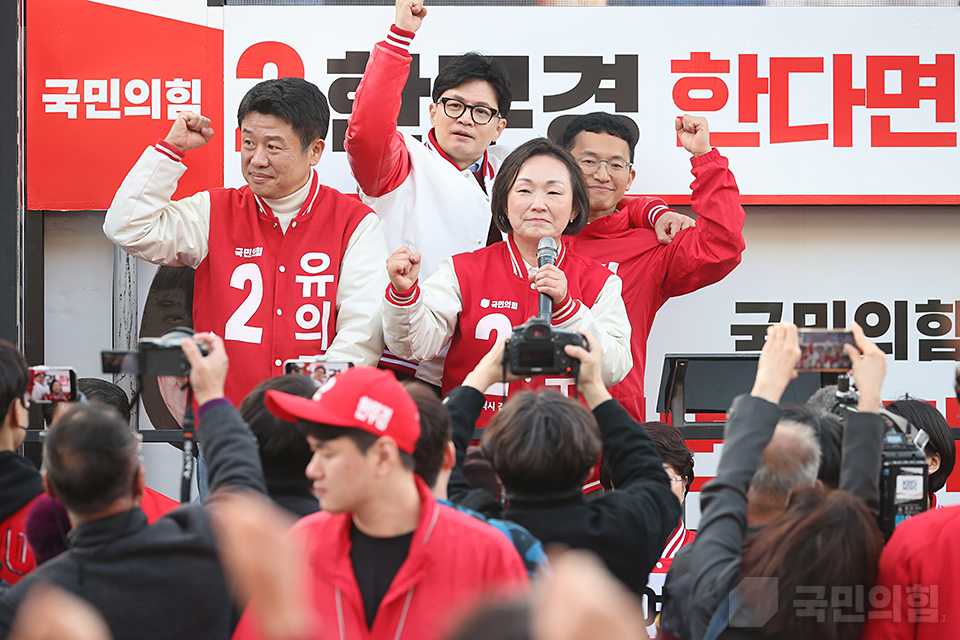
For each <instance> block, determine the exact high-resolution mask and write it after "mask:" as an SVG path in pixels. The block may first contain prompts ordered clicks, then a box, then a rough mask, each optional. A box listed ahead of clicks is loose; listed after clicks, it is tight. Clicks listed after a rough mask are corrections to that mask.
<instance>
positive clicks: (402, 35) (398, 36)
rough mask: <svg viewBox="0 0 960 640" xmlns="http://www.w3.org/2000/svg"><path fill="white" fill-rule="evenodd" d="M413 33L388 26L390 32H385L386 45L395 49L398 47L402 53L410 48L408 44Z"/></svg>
mask: <svg viewBox="0 0 960 640" xmlns="http://www.w3.org/2000/svg"><path fill="white" fill-rule="evenodd" d="M413 36H414V33H413V32H412V31H407V30H405V29H401V28H400V27H398V26H397V25H395V24H393V25H390V31H389V32H387V38H386V40H387V43H389V44H392V45H393V46H395V47H400V48H401V49H403V50H404V51H406V50H408V49H409V48H410V43H411V42H413Z"/></svg>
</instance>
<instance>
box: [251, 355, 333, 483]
mask: <svg viewBox="0 0 960 640" xmlns="http://www.w3.org/2000/svg"><path fill="white" fill-rule="evenodd" d="M271 389H276V390H277V391H282V392H284V393H289V394H291V395H294V396H299V397H301V398H311V397H313V394H314V393H316V391H317V385H316V384H314V382H313V380H311V378H310V377H309V376H305V375H303V374H296V373H291V374H288V375H285V376H276V377H274V378H268V379H267V380H264V381H263V382H261V383H260V384H258V385H257V386H256V387H254V388H253V390H252V391H251V392H250V393H248V394H247V396H246V397H245V398H244V399H243V402H241V403H240V415H241V416H243V420H244V422H246V423H247V425H249V427H250V430H251V431H253V435H254V436H255V437H256V438H257V442H258V443H259V444H260V461H261V462H262V463H263V475H264V477H265V478H266V480H267V489H268V491H269V492H270V493H271V494H274V493H281V494H284V493H309V491H310V480H308V479H307V476H306V475H305V473H304V470H305V469H306V468H307V464H309V462H310V457H311V456H312V455H313V454H312V453H311V452H310V447H309V445H307V441H306V439H305V438H304V436H303V433H301V432H300V430H299V429H298V428H297V425H296V424H295V423H293V422H287V421H285V420H281V419H280V418H278V417H276V416H275V415H273V414H272V413H270V412H269V411H268V410H267V407H266V405H265V404H264V397H265V396H266V394H267V391H269V390H271Z"/></svg>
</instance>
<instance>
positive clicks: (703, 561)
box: [688, 323, 800, 638]
mask: <svg viewBox="0 0 960 640" xmlns="http://www.w3.org/2000/svg"><path fill="white" fill-rule="evenodd" d="M799 359H800V346H799V343H798V340H797V327H796V325H793V324H790V323H783V324H778V325H773V326H771V327H768V328H767V341H766V343H765V344H764V346H763V351H762V352H761V353H760V360H759V362H758V363H757V377H756V380H755V382H754V386H753V390H752V391H751V392H750V395H749V396H748V395H741V396H738V397H737V398H736V399H735V400H734V401H733V405H732V406H731V407H730V411H729V412H728V414H727V422H726V426H725V427H724V433H723V454H722V455H721V456H720V464H719V466H718V469H717V476H716V477H715V478H714V479H713V480H711V481H710V483H709V484H707V486H706V487H704V489H703V491H702V492H701V493H700V505H701V513H702V515H701V519H700V529H699V531H698V532H697V540H696V542H695V543H694V545H693V547H692V551H691V553H692V557H691V561H690V565H691V566H692V567H695V576H694V579H693V586H692V589H691V593H690V597H689V599H688V602H689V603H690V612H689V622H690V631H691V637H694V638H702V637H703V634H704V632H705V631H706V630H707V626H708V624H709V622H710V619H711V617H712V616H713V614H714V612H715V611H716V610H717V607H718V606H719V605H720V603H721V601H722V600H723V599H724V598H726V597H727V596H728V595H729V593H730V590H731V588H732V587H733V586H734V582H735V580H736V577H737V573H738V571H739V570H740V564H741V561H742V559H743V540H744V538H745V536H746V534H747V489H748V487H749V486H750V480H751V479H752V478H753V474H754V472H755V471H756V470H757V467H759V466H760V463H761V461H762V460H763V451H764V449H765V448H766V446H767V443H768V442H770V438H772V437H773V432H774V429H775V428H776V426H777V421H778V420H779V419H780V409H779V408H778V407H777V403H778V402H780V397H781V396H782V395H783V392H784V390H786V388H787V385H788V384H789V383H790V381H791V380H792V379H793V378H795V377H796V375H797V372H796V364H797V361H799Z"/></svg>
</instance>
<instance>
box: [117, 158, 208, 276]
mask: <svg viewBox="0 0 960 640" xmlns="http://www.w3.org/2000/svg"><path fill="white" fill-rule="evenodd" d="M186 170H187V168H186V166H184V164H183V163H182V162H178V161H176V160H174V159H173V158H171V157H170V156H169V155H167V154H166V153H163V152H161V151H158V150H157V149H156V148H155V147H147V150H146V151H144V152H143V155H141V156H140V159H139V160H137V163H136V164H135V165H133V168H132V169H131V170H130V173H128V174H127V177H126V178H124V179H123V183H122V184H121V185H120V189H119V190H118V191H117V194H116V195H115V196H114V197H113V202H111V203H110V208H109V209H108V210H107V216H106V219H105V220H104V222H103V232H104V233H105V234H106V235H107V238H109V239H110V241H111V242H113V243H114V244H115V245H117V246H119V247H120V248H122V249H123V250H124V251H126V252H127V253H129V254H131V255H134V256H137V257H138V258H143V259H144V260H147V261H149V262H154V263H156V264H165V265H169V266H171V267H182V266H188V267H193V268H196V267H197V266H198V265H199V264H200V263H201V262H203V259H204V258H205V257H206V256H207V251H208V250H209V244H208V242H207V238H208V237H209V235H210V194H209V193H208V192H207V191H201V192H200V193H197V194H195V195H192V196H190V197H189V198H184V199H183V200H177V201H176V202H171V200H170V198H172V197H173V192H174V191H176V189H177V181H178V180H180V176H182V175H183V174H184V172H185V171H186Z"/></svg>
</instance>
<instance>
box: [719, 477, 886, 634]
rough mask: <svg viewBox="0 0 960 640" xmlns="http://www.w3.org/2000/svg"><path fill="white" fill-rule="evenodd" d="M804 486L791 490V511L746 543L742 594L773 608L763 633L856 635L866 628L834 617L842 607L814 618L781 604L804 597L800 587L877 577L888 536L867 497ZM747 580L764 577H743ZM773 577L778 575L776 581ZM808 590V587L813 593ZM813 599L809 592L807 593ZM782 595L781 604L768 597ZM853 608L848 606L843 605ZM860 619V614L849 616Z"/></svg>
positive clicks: (850, 584)
mask: <svg viewBox="0 0 960 640" xmlns="http://www.w3.org/2000/svg"><path fill="white" fill-rule="evenodd" d="M824 491H826V490H824V489H822V488H810V489H802V490H800V491H797V492H796V493H794V494H793V496H792V497H791V500H790V504H789V506H788V507H787V510H786V511H785V512H784V513H783V514H782V515H781V516H779V517H778V518H777V519H776V520H774V521H773V522H771V523H770V524H768V525H767V526H766V527H764V528H763V529H762V530H761V531H760V532H759V533H757V534H756V535H755V536H754V537H753V538H752V539H751V540H750V542H749V544H748V546H747V550H746V552H745V554H744V556H743V562H742V563H741V565H740V575H739V577H738V578H737V583H738V584H739V585H740V588H741V590H742V595H743V598H744V600H745V601H746V602H748V603H754V604H756V606H757V611H772V610H773V609H774V608H776V613H774V614H773V617H772V618H770V619H769V620H768V621H767V622H766V623H765V624H763V626H762V628H761V631H762V635H763V636H764V637H776V638H782V639H785V640H794V639H796V640H800V639H805V638H836V639H837V640H856V639H858V638H859V637H860V631H861V630H862V629H863V621H862V616H860V617H861V621H859V622H836V618H835V615H836V614H840V613H842V610H841V608H840V607H839V606H836V605H833V606H835V607H836V609H834V610H833V611H831V610H830V608H828V609H826V611H825V613H826V619H825V621H822V622H818V618H817V616H812V617H804V616H799V615H797V609H796V608H795V607H791V606H784V603H791V602H795V601H796V600H798V599H801V600H802V599H804V598H803V597H802V596H803V594H802V593H798V589H799V588H800V587H805V588H807V589H809V588H810V587H820V588H824V589H826V590H827V593H830V592H831V590H832V589H833V588H846V589H849V590H850V592H853V590H854V589H855V588H857V587H860V586H862V585H867V586H868V587H869V585H872V584H874V583H875V582H876V578H877V573H878V571H879V569H878V563H879V560H880V552H881V551H882V550H883V534H882V533H880V529H879V528H878V527H877V522H876V520H875V519H874V517H873V516H872V515H871V514H870V511H869V510H868V509H867V506H866V505H865V504H864V502H863V500H861V499H860V498H859V497H857V496H855V495H854V494H852V493H849V492H847V491H831V492H829V493H826V495H824ZM744 578H760V579H758V580H746V581H744ZM770 579H776V581H775V582H773V580H770ZM806 593H809V592H808V591H807V592H806ZM808 597H809V596H808ZM773 598H779V603H780V605H781V606H779V607H773V605H774V604H775V602H773V603H769V604H770V605H771V607H773V608H770V609H767V608H766V605H765V604H764V603H767V601H768V600H772V599H773ZM844 606H849V605H844ZM850 617H851V618H855V617H856V616H850Z"/></svg>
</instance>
